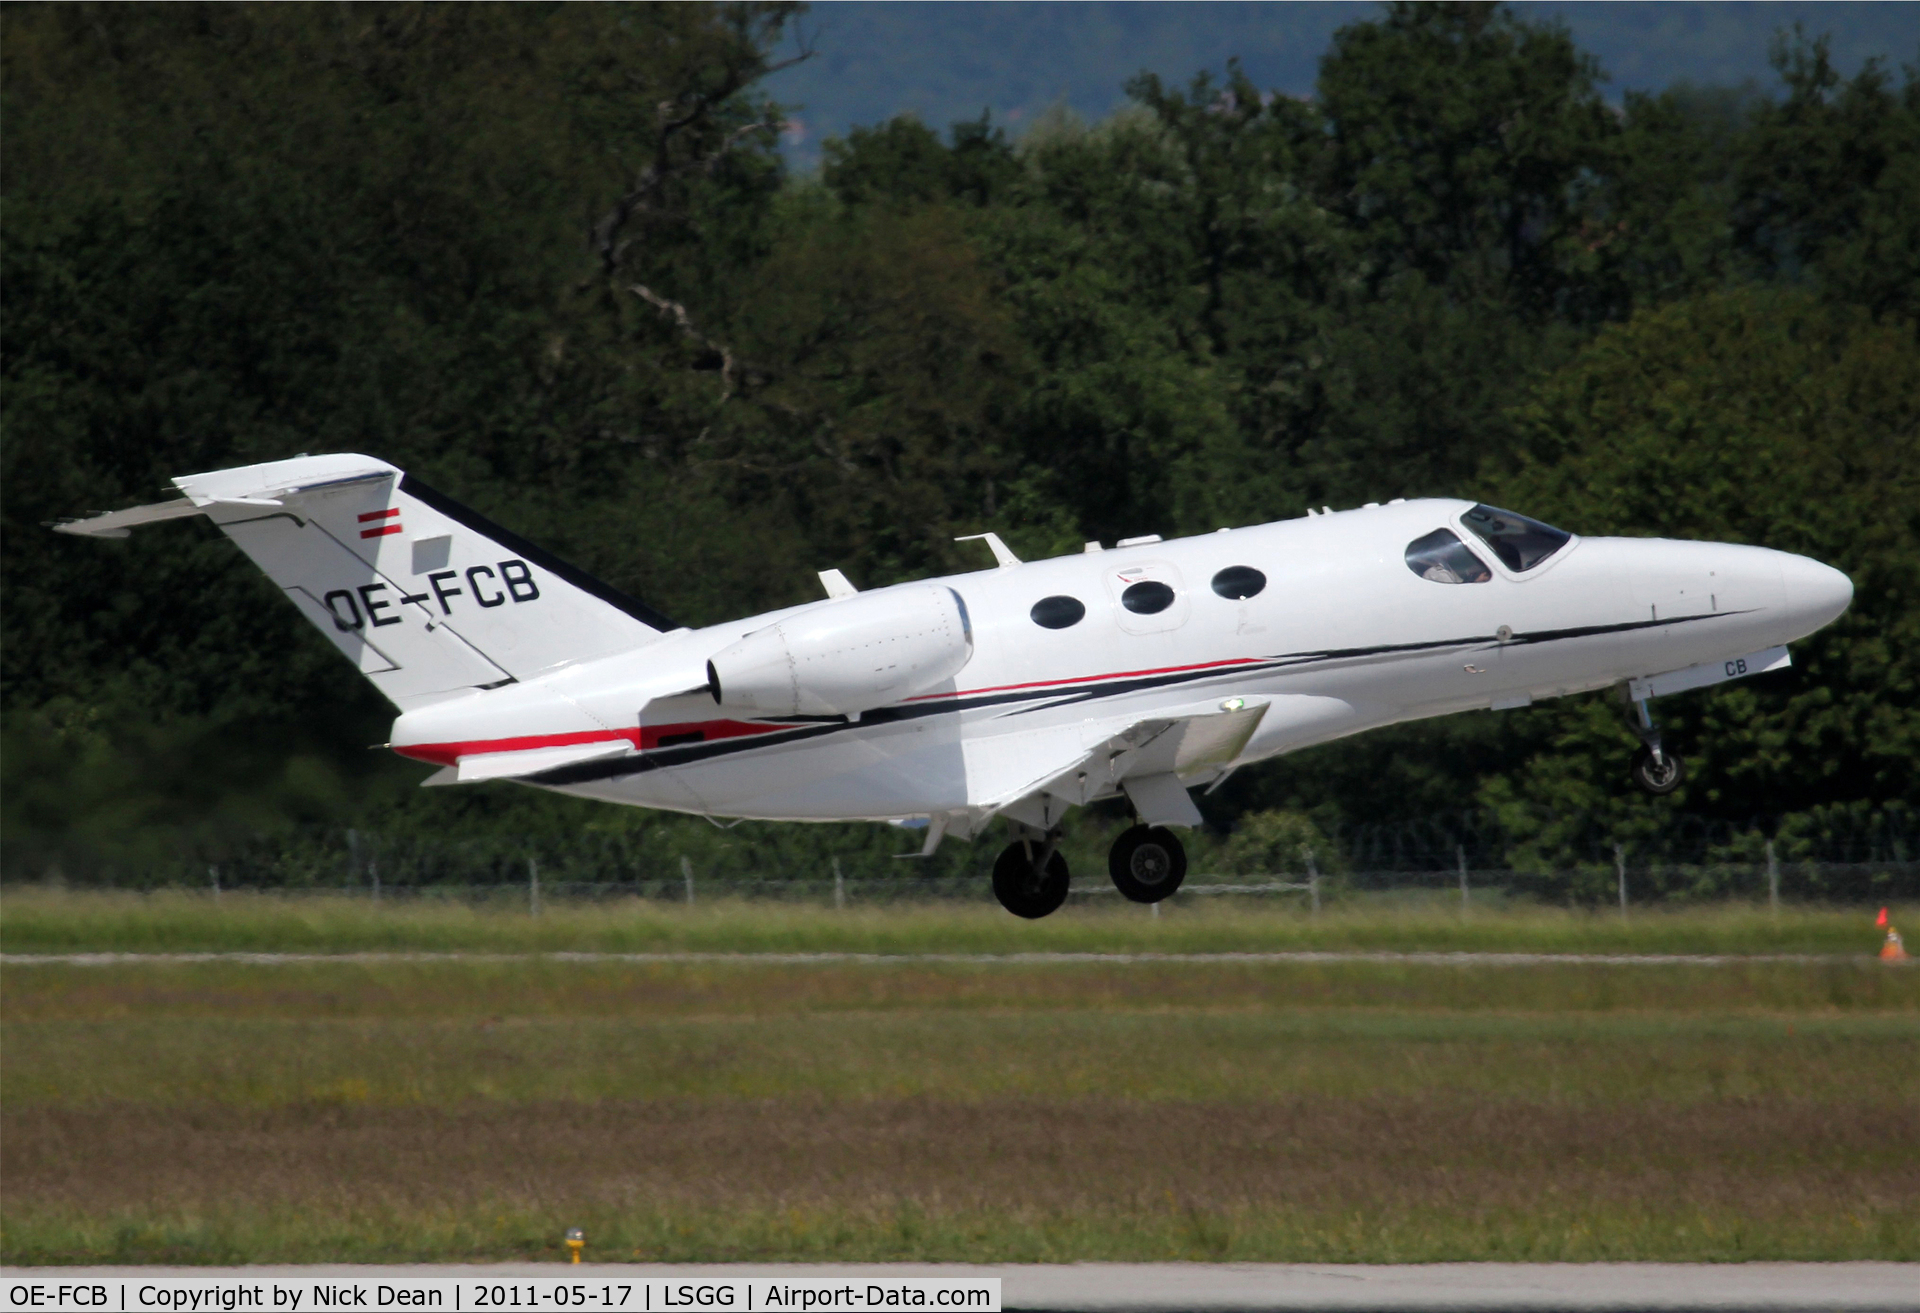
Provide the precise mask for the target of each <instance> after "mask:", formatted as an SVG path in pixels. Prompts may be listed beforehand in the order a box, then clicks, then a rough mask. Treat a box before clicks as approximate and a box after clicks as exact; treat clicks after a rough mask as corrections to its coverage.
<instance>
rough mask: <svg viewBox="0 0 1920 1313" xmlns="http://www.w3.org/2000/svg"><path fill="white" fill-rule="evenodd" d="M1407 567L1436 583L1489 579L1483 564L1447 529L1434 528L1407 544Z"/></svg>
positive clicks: (1483, 580) (1490, 574)
mask: <svg viewBox="0 0 1920 1313" xmlns="http://www.w3.org/2000/svg"><path fill="white" fill-rule="evenodd" d="M1407 569H1409V570H1411V571H1413V572H1414V573H1415V574H1417V575H1419V576H1420V577H1421V578H1422V579H1430V580H1432V581H1433V582H1434V583H1436V584H1483V583H1485V582H1486V581H1487V580H1489V579H1491V578H1493V571H1491V570H1489V569H1487V563H1486V562H1485V561H1482V560H1481V559H1480V558H1479V557H1477V556H1475V555H1474V554H1473V553H1472V552H1470V551H1468V550H1467V545H1466V544H1465V543H1463V542H1461V541H1460V539H1459V538H1458V537H1456V536H1455V535H1454V533H1453V531H1452V530H1451V529H1435V530H1434V531H1433V532H1432V533H1430V534H1428V535H1427V536H1426V537H1424V538H1415V539H1414V540H1413V541H1412V542H1410V543H1408V544H1407Z"/></svg>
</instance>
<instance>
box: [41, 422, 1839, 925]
mask: <svg viewBox="0 0 1920 1313" xmlns="http://www.w3.org/2000/svg"><path fill="white" fill-rule="evenodd" d="M173 482H174V485H175V486H176V487H177V488H178V489H179V490H180V491H181V492H183V493H185V494H186V496H185V498H184V499H180V500H174V501H169V502H163V503H161V504H159V505H156V506H141V507H136V508H134V509H132V510H124V511H115V512H113V513H111V514H106V515H97V516H94V517H93V518H91V519H83V520H73V521H68V522H66V523H63V524H60V525H57V526H56V527H57V528H58V529H60V530H61V531H62V532H65V533H73V534H87V535H92V536H94V537H106V538H120V537H125V536H126V534H127V531H128V530H129V529H130V528H131V527H133V526H135V525H140V524H147V523H151V522H153V521H157V520H169V519H176V518H179V517H183V516H189V515H206V516H208V517H209V518H210V519H212V520H213V522H214V523H215V524H216V525H218V526H219V527H220V529H221V531H222V532H223V533H225V534H226V535H227V536H228V537H229V538H231V539H233V541H234V542H236V543H238V544H239V545H240V549H241V550H242V551H244V552H245V553H246V554H247V555H248V556H250V557H252V558H253V561H254V564H256V565H258V566H259V567H260V568H261V569H262V570H264V571H266V572H267V574H268V575H269V576H271V577H272V579H273V581H274V582H275V583H277V584H278V585H280V587H281V588H283V589H285V590H286V594H287V597H288V599H289V600H290V601H292V602H293V604H294V605H295V606H297V607H299V608H300V610H301V611H302V613H304V614H305V615H306V617H307V618H308V619H309V620H311V621H313V623H314V624H315V625H316V626H317V627H318V628H319V630H320V632H321V633H323V634H325V635H326V636H327V637H328V638H329V639H330V640H332V642H333V643H334V645H335V646H336V647H338V648H339V649H340V651H341V652H343V653H344V654H345V655H346V657H347V659H348V660H350V661H352V662H353V663H354V664H355V665H356V666H358V667H359V668H360V673H362V674H363V675H365V676H366V677H367V678H368V679H370V680H372V681H373V683H374V685H375V686H376V687H378V688H379V690H380V691H381V692H382V693H384V694H385V695H386V696H387V698H388V700H389V701H391V702H392V703H393V704H394V706H396V707H397V708H399V711H400V715H399V718H398V719H397V720H395V721H394V725H393V742H392V744H391V746H392V748H393V750H394V751H396V752H398V753H401V754H402V755H404V756H408V757H412V758H415V759H417V760H419V761H423V762H429V763H432V764H434V765H437V766H439V767H440V768H441V769H440V770H439V772H438V773H437V774H435V775H433V776H432V777H431V778H429V779H428V780H427V781H426V782H427V783H428V784H468V783H473V782H476V781H480V780H516V781H518V782H520V783H522V784H532V785H538V786H540V787H542V788H548V789H556V790H559V791H560V792H562V793H572V794H578V795H580V796H582V797H587V798H599V799H604V800H605V801H608V802H622V803H631V804H634V805H637V806H643V807H660V808H665V809H668V810H672V811H683V812H696V813H699V814H701V815H705V816H739V817H755V818H759V819H766V820H799V821H847V820H871V821H891V822H894V823H896V824H902V825H907V826H915V827H917V826H924V827H925V831H926V835H925V842H924V844H923V845H922V848H921V853H922V854H923V855H924V854H931V853H932V852H933V851H934V849H935V848H936V847H938V845H939V844H940V841H941V840H942V839H943V838H945V837H947V836H952V837H955V838H960V839H971V838H972V837H973V836H975V835H977V834H979V833H981V832H982V831H983V830H984V829H985V828H986V827H987V825H988V823H989V822H990V821H991V820H993V818H995V817H996V816H997V817H1004V818H1005V819H1006V820H1007V821H1009V822H1010V823H1011V825H1012V828H1013V834H1014V842H1013V843H1012V844H1010V845H1009V846H1008V847H1007V849H1006V850H1005V851H1004V852H1002V853H1001V854H1000V857H999V860H998V861H997V862H996V863H995V865H994V872H993V889H994V893H995V894H996V895H997V896H998V897H999V899H1000V901H1001V903H1002V904H1004V905H1005V906H1006V908H1007V910H1009V911H1011V912H1013V913H1015V914H1016V915H1019V916H1024V917H1039V916H1045V915H1046V914H1047V913H1049V912H1051V911H1053V910H1054V909H1055V908H1057V907H1059V906H1060V904H1061V903H1062V902H1064V901H1065V900H1066V896H1067V864H1066V860H1065V859H1064V858H1063V857H1062V856H1061V855H1060V853H1059V852H1058V851H1057V845H1058V842H1059V838H1060V822H1061V817H1062V816H1063V815H1064V814H1065V813H1066V811H1067V809H1068V808H1069V807H1073V806H1077V805H1080V804H1083V803H1089V802H1093V801H1094V800H1095V799H1099V798H1111V797H1115V796H1121V795H1124V796H1125V798H1126V800H1127V802H1128V804H1129V805H1130V806H1131V808H1132V810H1133V813H1134V815H1135V817H1136V819H1137V821H1138V823H1137V824H1136V825H1134V827H1133V828H1131V829H1129V830H1127V831H1126V832H1125V833H1124V834H1122V835H1121V836H1120V838H1119V839H1118V840H1117V841H1116V842H1115V843H1114V845H1113V850H1112V853H1111V855H1110V857H1109V860H1108V866H1109V870H1110V872H1111V874H1112V877H1113V882H1114V884H1115V885H1117V886H1118V887H1119V889H1120V892H1121V893H1123V894H1125V895H1126V896H1127V897H1128V898H1131V899H1133V900H1135V901H1136V902H1143V903H1151V902H1157V901H1159V900H1160V899H1162V898H1165V897H1167V895H1169V894H1171V893H1172V892H1173V891H1174V890H1175V889H1177V888H1178V887H1179V886H1180V882H1181V880H1182V878H1183V877H1184V876H1185V874H1186V855H1185V852H1184V850H1183V849H1182V847H1181V845H1180V841H1179V839H1178V838H1176V837H1175V836H1174V834H1173V833H1172V831H1171V830H1170V829H1169V828H1168V827H1181V826H1193V825H1197V824H1199V823H1200V813H1199V811H1198V810H1197V809H1196V807H1195V806H1194V803H1193V800H1192V799H1191V798H1190V797H1189V796H1188V792H1187V790H1188V789H1189V788H1191V787H1194V786H1196V785H1203V784H1205V785H1213V784H1218V783H1219V782H1220V781H1221V780H1224V779H1225V778H1226V776H1227V775H1228V774H1229V773H1230V772H1231V771H1233V770H1235V769H1236V768H1238V767H1239V766H1242V765H1244V764H1246V763H1247V762H1250V761H1258V760H1260V759H1261V758H1263V757H1271V756H1275V755H1276V754H1279V753H1283V752H1291V751H1293V750H1295V749H1297V748H1303V747H1306V746H1308V745H1309V744H1315V743H1325V742H1327V741H1328V740H1330V739H1337V738H1342V737H1344V736H1346V735H1349V734H1357V733H1359V732H1360V731H1362V730H1367V729H1373V728H1375V727H1377V726H1381V725H1391V724H1394V723H1396V722H1398V721H1406V720H1416V719H1419V718H1421V717H1425V716H1439V715H1445V714H1446V713H1448V712H1453V711H1466V710H1470V709H1474V708H1480V709H1486V708H1492V709H1494V710H1501V709H1505V708H1512V707H1524V706H1526V705H1527V704H1528V703H1530V702H1532V701H1533V700H1535V699H1537V698H1549V697H1560V696H1562V695H1564V694H1568V693H1578V692H1582V691H1585V690H1589V689H1598V688H1605V687H1608V686H1613V685H1617V686H1620V687H1621V689H1622V691H1623V694H1624V696H1625V699H1626V701H1627V702H1628V703H1630V704H1632V705H1634V706H1637V708H1638V715H1637V716H1635V717H1632V718H1631V719H1630V723H1631V724H1632V725H1633V728H1634V730H1635V732H1636V733H1637V734H1638V735H1639V737H1640V739H1641V743H1642V746H1641V748H1640V750H1639V752H1638V754H1637V755H1636V756H1635V759H1634V761H1633V765H1632V774H1633V777H1634V779H1635V780H1636V781H1637V782H1638V783H1639V784H1640V785H1641V786H1642V787H1643V788H1645V789H1647V790H1649V791H1651V792H1654V793H1665V792H1669V791H1671V790H1672V789H1673V788H1674V787H1676V786H1677V785H1678V784H1679V782H1680V778H1681V773H1682V765H1681V761H1680V758H1679V757H1678V756H1676V755H1674V753H1673V752H1672V751H1670V750H1668V749H1666V748H1664V747H1663V746H1662V744H1661V741H1660V733H1659V730H1658V729H1657V728H1656V727H1655V725H1654V722H1653V718H1652V716H1651V715H1650V714H1649V711H1648V703H1649V702H1650V701H1651V700H1652V699H1653V698H1655V697H1657V696H1660V695H1662V694H1667V693H1675V692H1679V691H1681V690H1684V689H1691V688H1699V687H1702V686H1704V685H1707V684H1715V683H1719V682H1721V681H1722V680H1727V679H1734V678H1738V677H1740V676H1742V675H1753V674H1759V673H1761V672H1763V671H1768V670H1774V669H1778V668H1779V667H1782V666H1785V665H1786V664H1787V663H1788V657H1787V649H1786V647H1785V646H1784V645H1785V644H1786V643H1788V642H1790V641H1792V640H1793V639H1797V638H1802V637H1804V636H1806V635H1808V634H1811V633H1813V632H1814V631H1815V630H1817V629H1819V628H1820V627H1821V626H1823V625H1825V624H1827V623H1828V622H1829V621H1831V620H1832V619H1834V617H1836V616H1838V615H1839V614H1840V613H1841V612H1842V611H1844V610H1845V609H1846V608H1847V604H1848V603H1849V602H1850V601H1851V600H1852V597H1853V586H1852V584H1851V583H1849V582H1848V580H1847V577H1846V576H1845V575H1843V574H1841V573H1840V572H1839V571H1837V570H1832V569H1829V568H1828V567H1826V566H1824V565H1821V564H1820V563H1819V562H1817V561H1811V560H1808V559H1807V558H1805V557H1802V556H1790V555H1788V554H1786V553H1784V552H1776V551H1769V550H1767V549H1766V548H1763V547H1740V546H1733V545H1730V544H1727V543H1705V542H1672V541H1666V540H1660V539H1642V538H1580V537H1576V536H1574V535H1573V534H1570V533H1566V532H1563V531H1562V530H1559V529H1555V528H1551V527H1549V526H1547V525H1545V524H1541V523H1539V522H1537V521H1535V520H1530V519H1528V518H1526V517H1525V516H1523V515H1515V514H1513V513H1511V512H1509V511H1503V510H1496V509H1494V508H1493V507H1490V506H1477V505H1475V504H1474V503H1472V502H1468V501H1453V500H1444V499H1429V500H1422V501H1396V502H1392V503H1389V504H1388V505H1385V506H1379V505H1368V506H1366V507H1363V508H1362V509H1360V510H1354V511H1337V512H1336V511H1322V512H1321V513H1320V514H1318V515H1312V514H1309V515H1308V516H1307V517H1306V518H1303V519H1298V520H1287V521H1283V522H1280V523H1276V524H1263V525H1259V526H1257V527H1254V528H1249V529H1232V530H1228V529H1222V530H1220V531H1219V532H1218V533H1212V534H1207V535H1204V536H1201V537H1196V538H1182V539H1178V540H1176V541H1173V542H1162V541H1161V540H1160V539H1159V538H1158V537H1146V538H1129V539H1124V540H1122V541H1121V542H1120V543H1119V544H1118V545H1117V546H1115V547H1113V548H1111V549H1104V550H1103V549H1102V547H1101V545H1100V544H1099V543H1088V544H1087V547H1086V551H1085V552H1084V553H1083V554H1080V555H1074V556H1063V557H1059V558H1057V559H1054V560H1050V561H1024V562H1023V561H1021V560H1019V559H1018V558H1017V557H1015V556H1014V555H1013V553H1011V552H1009V551H1008V550H1007V549H1006V547H1005V545H1004V544H1002V543H1001V542H1000V540H999V539H998V538H997V537H995V536H994V535H993V534H979V535H976V537H978V538H981V539H984V540H985V543H986V545H987V546H988V547H989V548H990V549H991V550H992V552H993V555H994V558H995V561H996V562H997V566H996V568H994V569H991V570H982V571H978V572H976V573H973V574H961V575H952V576H950V577H947V578H944V579H930V580H923V581H920V582H916V583H904V584H895V585H893V586H892V587H888V588H876V589H873V590H871V591H869V592H860V591H858V590H857V589H855V588H854V587H853V585H852V584H850V583H848V582H847V580H846V578H845V576H843V575H842V574H841V573H840V572H839V571H838V570H827V571H824V572H822V574H821V576H820V579H821V582H822V584H823V585H824V586H825V589H826V594H827V596H826V598H825V600H823V601H816V602H809V603H806V604H804V605H801V606H795V607H789V608H787V609H786V610H783V611H772V612H769V613H767V614H765V615H758V616H754V617H752V618H750V619H746V620H733V621H729V622H727V623H726V624H720V625H712V626H709V627H708V628H705V629H686V628H682V627H680V626H678V625H676V624H674V623H673V622H672V621H671V620H669V619H667V618H666V617H665V616H663V615H661V614H660V613H659V612H657V611H655V610H653V609H652V608H650V607H648V606H645V605H643V604H642V603H640V602H637V601H635V600H634V599H632V598H630V597H627V596H625V595H623V594H621V593H619V592H617V591H616V590H614V589H612V588H609V587H608V586H607V585H605V584H603V583H601V582H599V581H598V580H596V579H593V578H591V577H590V576H588V575H586V574H583V573H581V572H580V571H579V570H576V569H574V568H573V567H571V566H569V565H567V564H565V563H564V562H561V561H559V560H556V559H555V558H554V557H552V556H550V555H548V554H547V553H546V552H543V551H541V550H540V549H539V548H538V547H535V546H534V545H533V544H531V543H528V542H526V541H524V540H522V539H520V538H518V537H516V536H515V535H513V534H512V533H509V532H507V531H506V530H505V529H502V528H499V527H498V526H496V525H494V524H492V523H490V522H488V521H487V520H485V519H483V518H481V517H480V516H478V515H476V514H474V513H473V512H472V511H470V510H467V509H466V508H465V507H463V506H460V505H458V504H457V503H455V502H453V501H451V500H450V499H448V498H447V497H445V496H443V495H441V494H440V493H438V492H435V491H433V490H432V489H431V488H428V487H426V486H425V485H423V484H422V483H421V482H420V481H419V480H418V479H416V478H414V477H412V476H411V475H408V474H405V473H403V472H402V471H400V470H398V469H395V468H394V467H393V466H391V465H388V464H385V463H384V462H382V461H378V460H374V459H372V458H370V457H367V456H354V455H332V456H303V457H300V458H299V459H296V460H285V461H275V462H272V463H270V464H265V465H250V466H247V467H245V468H243V469H231V470H216V471H214V472H212V473H209V474H191V475H187V476H184V477H182V478H178V479H175V480H174V481H173Z"/></svg>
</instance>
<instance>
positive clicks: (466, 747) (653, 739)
mask: <svg viewBox="0 0 1920 1313" xmlns="http://www.w3.org/2000/svg"><path fill="white" fill-rule="evenodd" d="M792 728H793V726H791V725H755V724H751V723H749V722H747V721H742V720H698V721H689V722H688V723H686V724H683V725H643V726H641V727H640V728H639V729H622V730H604V729H589V730H581V731H579V732H578V733H573V734H523V735H521V736H520V737H518V738H510V739H470V740H468V741H466V742H464V743H409V744H406V745H404V746H396V747H395V748H394V751H395V752H397V753H399V754H400V755H401V756H403V757H412V758H413V759H414V760H415V761H430V762H432V763H433V764H434V765H436V766H452V765H455V764H457V763H458V762H459V760H460V758H462V757H471V756H475V755H476V754H479V753H483V752H527V751H530V750H532V749H534V748H571V747H574V746H576V745H578V744H582V743H613V742H616V741H618V740H620V739H625V740H626V741H627V742H629V743H631V744H633V746H634V747H636V748H638V749H640V750H641V751H642V752H649V751H652V750H653V749H654V748H657V747H659V746H660V739H661V737H662V736H663V735H664V736H669V737H670V736H672V735H676V734H699V735H700V736H701V741H702V742H707V743H711V742H714V741H715V740H718V739H737V738H742V737H745V736H746V735H749V734H771V733H774V732H775V731H776V730H783V729H792Z"/></svg>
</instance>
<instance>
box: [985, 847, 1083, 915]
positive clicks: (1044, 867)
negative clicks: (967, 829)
mask: <svg viewBox="0 0 1920 1313" xmlns="http://www.w3.org/2000/svg"><path fill="white" fill-rule="evenodd" d="M1059 842H1060V836H1059V834H1058V833H1054V834H1050V835H1048V836H1047V838H1046V841H1045V842H1044V843H1040V842H1035V841H1034V840H1032V839H1016V840H1014V841H1013V842H1012V843H1010V844H1008V845H1007V846H1006V847H1005V848H1004V849H1002V850H1001V853H1000V856H999V858H998V859H997V860H995V862H994V864H993V896H994V897H995V898H998V899H999V900H1000V906H1002V907H1004V908H1006V909H1007V910H1008V911H1009V912H1012V913H1013V914H1014V915H1015V916H1020V917H1025V918H1026V919H1027V920H1029V921H1037V920H1039V919H1040V918H1041V917H1043V916H1046V915H1048V914H1050V913H1052V912H1057V911H1059V910H1060V904H1062V903H1064V902H1066V901H1067V880H1068V877H1067V859H1066V858H1064V857H1062V856H1061V855H1060V853H1059V852H1058V845H1059Z"/></svg>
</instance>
